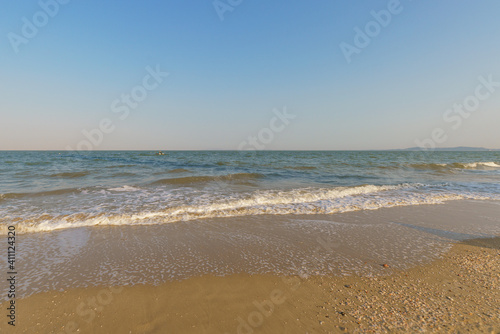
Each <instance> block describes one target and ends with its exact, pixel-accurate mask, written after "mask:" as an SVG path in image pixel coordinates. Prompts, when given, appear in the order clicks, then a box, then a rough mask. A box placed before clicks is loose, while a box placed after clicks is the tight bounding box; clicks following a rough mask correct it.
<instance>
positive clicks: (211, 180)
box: [0, 151, 500, 234]
mask: <svg viewBox="0 0 500 334" xmlns="http://www.w3.org/2000/svg"><path fill="white" fill-rule="evenodd" d="M158 153H159V152H158V151H88V152H87V151H85V152H79V151H2V152H0V234H7V231H8V226H15V228H16V231H17V232H18V233H20V234H23V233H44V232H49V231H53V230H61V229H72V228H81V227H89V228H91V227H94V226H105V225H134V226H139V225H161V224H175V223H177V222H181V221H182V222H191V221H199V220H203V219H209V218H220V217H246V216H259V215H267V216H270V215H280V216H282V215H297V214H300V215H314V214H335V213H342V212H349V211H359V210H377V209H380V208H388V207H396V206H416V205H424V204H425V205H428V204H432V205H439V204H442V203H444V202H447V201H456V200H463V199H470V200H500V152H498V151H467V152H465V151H464V152H457V151H448V152H447V151H164V152H162V153H163V154H161V155H160V154H158Z"/></svg>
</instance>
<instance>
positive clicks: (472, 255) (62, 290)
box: [0, 201, 500, 334]
mask: <svg viewBox="0 0 500 334" xmlns="http://www.w3.org/2000/svg"><path fill="white" fill-rule="evenodd" d="M498 208H499V203H498V202H477V201H461V202H454V203H446V204H443V205H431V206H415V207H400V208H391V209H380V210H375V211H366V212H352V213H343V214H339V215H331V216H325V215H316V216H286V217H279V216H271V217H270V219H268V220H262V218H263V217H256V218H255V220H238V219H226V220H211V221H207V222H203V223H200V224H193V223H192V222H187V223H182V224H175V225H173V224H172V225H164V226H153V227H138V228H134V227H130V228H118V227H116V228H109V227H102V228H96V229H74V230H67V231H61V232H57V233H46V234H39V235H31V236H27V235H22V236H21V237H20V238H19V241H18V242H19V244H18V246H19V249H20V250H19V252H20V254H22V255H23V257H22V258H20V261H19V262H18V263H19V264H20V267H19V270H18V271H19V275H18V278H17V279H18V283H17V284H18V285H17V288H18V291H17V292H18V294H17V297H18V299H17V300H16V327H15V328H13V327H12V326H8V325H7V320H8V319H7V318H6V317H5V315H7V312H8V311H7V307H8V304H7V302H2V303H1V305H0V308H2V309H3V310H5V311H4V313H5V314H4V317H2V318H4V321H2V322H1V323H0V331H2V332H3V331H4V330H8V331H9V332H11V331H12V332H16V333H17V332H19V333H31V332H33V330H32V329H33V328H35V327H36V328H37V332H44V333H111V332H119V333H122V332H123V333H129V332H130V333H164V332H173V333H224V334H226V333H237V334H239V333H244V334H249V333H281V332H287V333H306V332H308V331H309V332H318V333H337V332H339V333H342V332H360V333H364V332H387V331H390V332H396V333H398V332H401V333H404V332H408V331H412V332H415V331H420V330H425V331H429V332H433V331H434V332H448V331H457V330H461V331H468V330H470V331H473V332H486V333H490V332H492V331H493V332H495V331H496V332H498V331H500V327H499V325H498V324H500V308H499V306H497V305H496V304H495V302H497V301H498V300H500V282H499V280H500V261H498V258H499V257H500V251H499V249H500V230H499V227H500V224H499V222H500V219H499V217H498V215H497V212H498ZM478 237H488V238H478ZM16 247H17V246H16ZM40 247H43V248H40ZM21 250H22V251H21ZM187 250H190V252H187ZM62 253H64V254H62ZM63 255H64V256H63ZM195 260H196V261H195ZM172 266H177V267H175V268H176V271H173V272H174V273H175V272H177V273H180V274H183V275H184V276H182V275H180V276H178V277H177V278H175V277H174V278H168V277H166V278H165V279H164V280H158V277H159V276H158V274H162V275H163V274H164V273H166V272H167V271H168V272H170V273H172V272H171V271H169V270H171V269H172ZM273 266H274V267H273ZM200 268H201V269H203V270H199V269H200ZM206 268H209V269H211V270H206ZM252 268H261V269H262V268H264V269H266V268H267V269H272V270H269V272H257V273H255V272H254V273H252V272H251V270H250V269H252ZM285 269H286V270H288V271H285ZM323 269H324V270H323ZM326 269H328V270H326ZM161 277H163V276H161ZM143 278H146V279H143ZM131 282H132V283H131ZM82 284H84V285H83V286H82ZM28 288H30V289H28ZM20 296H23V297H22V298H20ZM78 329H79V330H78Z"/></svg>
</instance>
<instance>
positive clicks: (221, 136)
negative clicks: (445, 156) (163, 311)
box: [0, 0, 500, 150]
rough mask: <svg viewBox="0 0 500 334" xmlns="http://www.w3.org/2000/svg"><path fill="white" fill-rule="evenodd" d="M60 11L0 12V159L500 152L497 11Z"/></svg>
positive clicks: (487, 3)
mask: <svg viewBox="0 0 500 334" xmlns="http://www.w3.org/2000/svg"><path fill="white" fill-rule="evenodd" d="M60 2H67V3H63V4H60V3H59V2H56V0H42V1H40V2H38V1H31V0H30V1H28V0H26V1H7V0H0V3H1V6H2V11H1V13H0V36H1V38H0V50H1V52H0V92H1V99H0V115H1V120H0V149H67V148H73V149H77V147H80V148H82V149H85V148H92V149H99V150H105V149H151V150H153V149H164V150H168V149H238V147H241V145H242V143H245V144H244V145H243V146H244V147H246V148H248V147H249V145H250V146H251V145H257V146H259V147H261V148H265V149H332V150H334V149H392V148H404V147H412V146H417V144H416V140H419V141H424V140H426V139H427V140H432V141H433V142H434V143H435V144H436V145H437V146H440V147H452V146H483V147H490V148H500V131H499V130H498V129H499V125H500V83H498V84H495V82H500V60H499V59H500V58H499V57H500V43H499V41H500V40H499V36H500V20H499V19H498V14H499V13H500V2H499V1H498V0H482V1H473V0H469V1H466V0H464V1H451V0H448V1H431V0H413V1H410V0H401V1H400V2H399V4H398V2H397V1H394V0H391V1H373V0H371V1H368V0H366V1H335V0H316V1H305V0H301V1H298V0H273V1H270V0H251V1H250V0H243V1H240V0H220V1H219V2H216V3H215V4H216V5H217V8H216V6H215V5H214V3H213V2H212V1H211V0H203V1H200V0H198V1H197V0H194V1H185V0H182V1H181V0H174V1H160V0H148V1H117V0H109V1H96V0H86V1H83V0H72V1H67V0H65V1H63V0H60ZM381 11H382V12H381ZM374 13H378V14H375V16H377V15H378V16H379V17H378V19H379V21H376V18H375V16H374ZM387 13H389V15H390V17H388V16H387ZM221 18H223V20H222V19H221ZM360 31H361V33H360ZM370 35H371V36H370ZM346 50H349V51H348V52H346ZM353 50H355V51H353ZM346 55H347V57H346ZM348 60H349V61H348ZM147 68H149V71H148V70H147ZM156 68H158V69H159V71H160V72H162V73H163V72H168V73H169V74H168V76H164V75H163V74H161V75H156V80H155V78H154V77H152V76H151V75H150V74H149V72H154V71H156ZM480 77H482V78H483V81H481V80H480V79H479V78H480ZM144 80H145V81H144ZM488 80H489V81H490V84H488V87H485V84H484V82H485V81H488ZM491 82H492V83H491ZM145 86H147V88H148V89H146V88H144V87H145ZM132 92H133V93H134V94H135V95H134V96H135V97H130V96H131V93H132ZM144 93H145V94H147V96H145V95H144ZM478 94H479V95H478ZM127 96H129V100H125V99H126V98H127ZM478 96H479V97H480V98H479V97H478ZM134 98H136V99H137V100H135V101H134V100H133V99H134ZM130 99H132V100H130ZM126 101H128V102H126ZM464 103H468V107H467V108H468V110H470V111H467V110H465V111H464V109H463V108H462V112H461V113H460V112H459V111H458V109H456V110H452V109H450V108H453V107H454V105H456V104H458V105H460V104H464ZM132 106H133V108H132ZM284 108H286V112H287V113H288V114H292V115H294V116H295V118H293V119H291V118H290V119H285V121H283V120H281V119H275V118H276V113H274V112H273V110H279V111H281V112H283V110H284ZM448 109H450V110H448ZM447 110H448V111H447ZM100 126H101V127H102V129H99V127H100ZM97 129H99V130H97ZM436 129H437V130H436ZM94 130H95V131H94ZM85 131H87V135H88V136H90V138H92V139H89V138H87V137H86V136H85V134H84V132H85ZM103 131H104V132H103ZM433 132H435V134H434V135H435V138H434V139H433V137H432V133H433ZM259 135H260V137H259ZM249 136H255V138H257V139H256V141H257V144H249V143H250V141H249ZM92 140H93V142H92ZM84 141H87V143H83V142H84Z"/></svg>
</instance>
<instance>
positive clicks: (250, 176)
mask: <svg viewBox="0 0 500 334" xmlns="http://www.w3.org/2000/svg"><path fill="white" fill-rule="evenodd" d="M263 177H264V175H262V174H258V173H237V174H228V175H220V176H216V175H214V176H187V177H179V178H169V179H161V180H157V181H154V182H152V183H150V184H151V185H170V184H171V185H183V184H193V183H208V182H218V181H250V180H257V179H260V178H263Z"/></svg>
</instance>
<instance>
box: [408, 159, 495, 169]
mask: <svg viewBox="0 0 500 334" xmlns="http://www.w3.org/2000/svg"><path fill="white" fill-rule="evenodd" d="M410 167H412V168H415V169H424V170H435V171H446V170H461V169H477V170H496V169H499V168H500V164H498V163H497V162H494V161H489V162H469V163H460V162H454V163H448V164H444V163H427V164H426V163H420V164H411V165H410Z"/></svg>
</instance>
